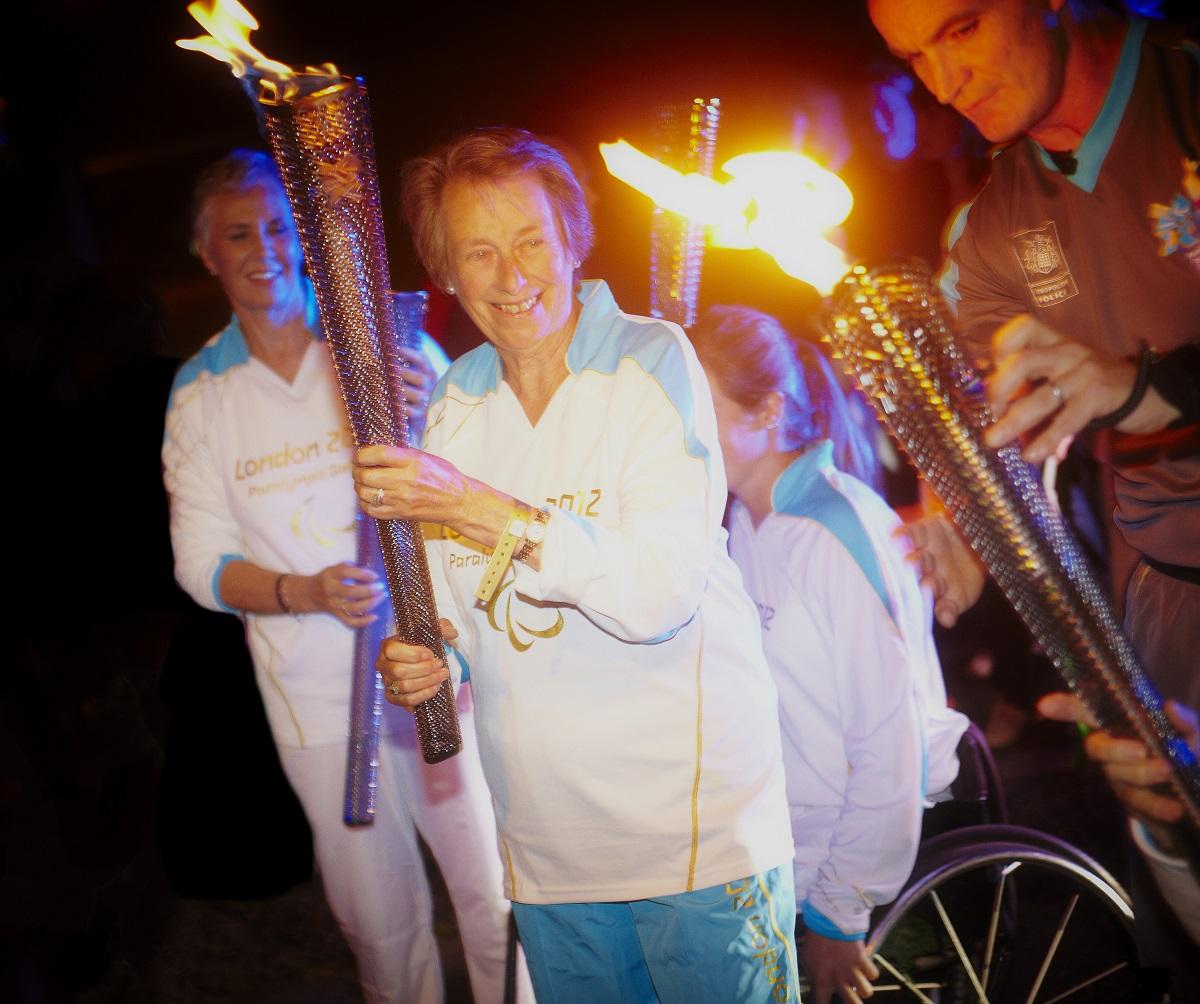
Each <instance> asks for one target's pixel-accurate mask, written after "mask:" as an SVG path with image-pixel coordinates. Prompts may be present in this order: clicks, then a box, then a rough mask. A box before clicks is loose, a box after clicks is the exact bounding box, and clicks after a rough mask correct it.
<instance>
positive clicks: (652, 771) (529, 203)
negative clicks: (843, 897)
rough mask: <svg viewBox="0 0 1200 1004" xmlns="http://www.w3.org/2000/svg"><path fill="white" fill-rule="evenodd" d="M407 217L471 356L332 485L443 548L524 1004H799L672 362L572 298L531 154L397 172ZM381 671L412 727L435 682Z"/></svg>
mask: <svg viewBox="0 0 1200 1004" xmlns="http://www.w3.org/2000/svg"><path fill="white" fill-rule="evenodd" d="M405 204H406V209H407V212H408V216H409V220H410V223H411V226H412V230H413V233H414V235H415V239H416V244H417V250H418V252H419V253H420V255H421V257H422V260H423V261H424V263H425V265H426V267H427V268H428V269H429V272H430V274H431V275H432V276H433V277H434V278H435V280H436V281H437V282H439V283H441V284H442V285H444V286H445V287H446V288H447V289H450V290H452V291H454V292H456V293H457V295H458V297H459V300H460V302H461V303H462V305H463V307H464V308H465V309H466V311H467V312H468V313H469V314H470V316H471V317H472V318H473V319H474V320H475V322H476V324H478V325H479V327H480V328H481V329H482V331H483V333H484V334H485V335H486V336H487V344H485V345H482V346H480V347H479V348H478V349H476V350H474V351H473V352H470V353H468V354H467V355H466V356H464V357H463V358H462V359H460V360H459V361H458V362H457V363H456V364H455V365H454V366H452V367H451V369H450V371H449V372H448V373H447V374H446V376H445V377H444V378H443V380H442V382H441V384H440V385H439V388H438V390H437V391H435V393H434V400H433V403H432V405H431V407H430V413H429V430H428V433H427V438H426V444H425V450H426V452H421V451H418V450H401V449H393V448H390V447H372V448H368V449H366V450H363V451H360V453H359V454H358V460H357V464H356V466H355V469H354V477H355V481H356V482H357V484H358V495H359V499H360V501H361V502H362V503H363V505H364V508H365V509H366V511H367V512H369V513H370V514H371V515H373V516H383V517H400V518H407V519H420V520H423V521H426V522H429V523H434V524H440V526H441V527H442V530H441V532H440V533H439V534H437V535H436V537H437V539H435V540H432V541H431V543H430V551H431V553H430V559H431V561H430V563H431V566H432V572H433V576H434V583H435V591H436V593H437V599H438V606H439V611H440V612H441V613H442V615H443V616H444V617H445V618H446V621H445V622H444V625H443V627H444V630H445V632H446V635H447V637H448V638H452V639H455V640H456V644H457V647H458V648H459V650H460V652H461V653H462V654H463V655H464V656H465V658H466V661H467V664H468V665H469V667H470V677H471V680H472V686H473V688H474V692H475V698H476V715H477V724H478V732H479V743H480V752H481V756H482V759H483V763H484V773H485V775H486V777H487V779H488V784H489V786H490V787H491V790H492V794H493V796H494V799H495V805H496V817H497V825H498V827H499V831H500V844H501V854H502V859H503V860H504V862H505V871H506V876H505V880H506V891H507V893H508V895H509V896H510V897H511V898H512V899H513V900H514V901H515V910H514V912H515V915H516V918H517V924H518V927H519V929H520V933H521V939H522V942H523V943H524V945H525V949H526V953H527V956H528V959H529V962H530V970H531V974H532V976H533V980H534V988H535V991H536V993H537V997H538V1000H539V1001H542V1002H548V1001H577V1000H589V1001H630V1000H636V1001H654V1000H672V1001H689V1002H692V1001H704V1000H712V1001H722V1002H729V1001H743V1000H745V1001H750V1000H753V1001H762V1000H768V999H774V1000H794V999H795V997H796V984H795V963H794V957H795V947H794V943H793V939H792V933H791V932H792V925H793V920H794V895H793V892H792V876H791V868H790V866H789V862H790V860H791V857H792V846H791V836H790V831H789V826H788V815H787V805H786V798H785V794H784V786H783V773H782V768H781V763H780V743H779V730H778V723H777V717H776V712H775V691H774V687H773V686H772V682H771V677H770V673H769V671H768V670H767V667H766V663H765V660H764V657H763V654H762V648H761V643H760V641H759V631H758V622H757V616H756V614H755V611H754V608H753V606H752V605H751V603H750V601H749V600H748V598H747V597H746V595H745V593H744V592H743V590H742V588H741V585H740V582H739V579H738V574H737V571H736V569H735V568H734V566H733V564H732V563H731V561H730V559H729V556H728V554H727V553H726V550H725V534H724V530H722V528H721V514H722V509H723V506H724V503H725V475H724V471H723V468H722V464H721V454H720V450H719V448H718V446H717V432H716V423H715V419H714V415H713V407H712V400H711V398H710V396H709V391H708V386H707V384H706V383H705V380H704V376H703V373H702V371H701V370H700V367H699V365H698V363H697V362H696V357H695V354H694V353H693V352H692V350H691V348H690V346H689V345H688V343H687V340H686V338H685V337H684V335H683V332H682V331H681V330H680V329H679V328H677V327H675V326H674V325H670V324H666V323H662V322H659V321H654V320H651V319H648V318H640V317H631V316H629V315H627V314H623V313H622V312H621V311H620V310H618V308H617V305H616V304H615V303H614V302H613V298H612V295H611V294H610V293H609V291H608V287H607V286H606V285H605V284H604V283H603V282H582V283H580V282H577V280H576V272H577V270H578V268H579V264H580V262H581V261H582V260H583V258H584V257H585V256H586V255H587V252H588V250H589V248H590V245H591V224H590V221H589V220H588V216H587V210H586V208H585V205H584V201H583V197H582V195H581V193H580V190H579V186H578V185H577V184H576V182H575V179H574V178H573V177H572V175H571V173H570V170H569V169H568V168H567V166H566V164H565V162H564V161H563V159H562V157H561V156H560V155H559V154H558V153H557V152H556V151H555V150H553V149H551V148H550V147H547V146H545V145H544V144H542V143H540V142H538V141H537V140H535V139H534V138H533V137H532V136H531V135H530V134H528V133H526V132H521V131H518V130H511V129H485V130H481V131H479V132H475V133H472V134H469V135H467V136H465V137H462V138H461V139H458V140H456V141H455V142H452V143H451V144H449V145H448V146H447V147H445V148H444V149H442V150H440V151H438V152H437V153H435V154H433V155H432V156H429V157H425V158H422V159H420V160H418V161H416V162H415V163H414V164H412V165H410V168H409V171H408V173H407V177H406V182H405ZM481 577H482V578H483V579H484V583H483V584H482V585H481ZM477 597H478V598H477ZM380 669H381V671H382V673H383V676H384V678H385V680H386V682H387V683H388V690H389V693H390V695H391V696H390V697H389V699H390V700H391V701H393V703H397V704H402V705H405V706H409V707H411V706H414V705H416V704H418V703H420V702H421V701H423V700H425V699H427V698H428V697H429V696H430V695H431V694H432V693H433V692H434V690H435V689H436V687H437V685H438V684H439V683H440V682H441V681H442V680H443V679H445V678H446V676H447V670H446V669H445V668H444V667H443V666H442V665H441V664H440V663H439V662H438V661H437V660H435V659H434V658H433V656H432V655H431V654H430V653H429V652H428V651H427V650H426V649H423V648H419V647H415V646H409V645H405V644H402V643H400V642H399V641H398V640H395V639H393V640H391V641H389V642H387V643H385V645H384V650H383V653H382V655H381V658H380Z"/></svg>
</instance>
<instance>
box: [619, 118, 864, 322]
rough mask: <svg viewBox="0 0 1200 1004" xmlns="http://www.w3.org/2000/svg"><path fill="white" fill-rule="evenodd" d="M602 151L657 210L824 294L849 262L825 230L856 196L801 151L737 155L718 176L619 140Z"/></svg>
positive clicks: (843, 215) (844, 214) (837, 221)
mask: <svg viewBox="0 0 1200 1004" xmlns="http://www.w3.org/2000/svg"><path fill="white" fill-rule="evenodd" d="M600 155H601V156H602V157H603V158H604V163H605V166H606V167H607V168H608V171H609V173H610V174H612V175H613V176H614V177H616V178H619V179H620V180H621V181H623V182H625V183H626V184H627V185H630V186H631V187H633V188H636V189H637V190H638V191H639V192H642V193H643V194H645V195H647V196H649V197H650V199H651V200H652V201H653V202H654V204H655V205H656V206H657V207H660V210H662V209H665V210H669V211H670V212H671V213H674V214H678V215H680V216H684V217H687V218H688V219H690V220H691V221H692V223H693V225H694V227H695V228H696V229H702V228H705V227H707V228H708V232H709V241H710V243H712V244H714V245H716V246H719V247H729V248H747V249H748V248H760V249H762V250H763V251H766V252H767V253H768V254H769V255H771V256H772V257H773V258H774V259H775V261H776V262H777V263H778V264H779V267H780V268H781V269H783V271H784V272H786V273H787V274H788V275H790V276H792V278H794V279H800V280H802V281H803V282H807V283H809V284H810V285H813V286H815V287H816V288H817V291H818V292H820V293H821V294H822V295H827V294H828V293H829V291H830V290H832V289H833V287H834V286H835V285H836V284H837V281H838V280H839V279H840V278H841V277H842V276H843V275H844V274H845V272H846V269H847V268H848V267H849V264H850V263H849V262H848V261H847V260H846V256H845V254H844V253H843V251H842V249H841V248H839V247H838V246H837V245H836V244H834V243H833V242H832V241H830V240H829V239H828V234H829V233H830V231H832V230H833V229H834V228H835V227H837V226H838V224H840V223H841V222H842V221H843V220H844V219H845V218H846V217H847V216H849V215H850V209H851V208H852V207H853V205H854V198H853V196H852V195H851V194H850V189H849V188H847V187H846V184H845V182H843V181H842V179H841V178H839V177H838V176H837V175H836V174H834V173H833V172H832V171H827V170H826V169H825V168H823V167H821V165H820V164H818V163H817V162H816V161H814V160H812V159H810V158H808V157H806V156H804V155H803V154H799V153H790V152H762V153H744V154H741V155H739V156H737V157H734V158H732V159H731V160H727V161H726V162H725V163H724V164H723V165H722V168H721V170H722V171H723V172H724V173H725V174H727V175H729V180H728V181H724V182H722V181H718V180H716V179H714V178H712V177H709V176H706V175H704V174H701V173H699V172H696V171H690V172H684V171H681V170H678V169H676V168H674V167H672V166H670V165H668V164H664V163H662V162H661V161H658V160H655V159H654V158H653V157H651V156H649V155H648V154H645V153H643V152H642V151H640V150H639V149H637V147H635V146H633V145H631V144H630V143H627V142H626V141H625V140H623V139H622V140H617V142H615V143H601V144H600ZM710 174H711V172H710ZM671 319H672V320H673V319H674V318H671Z"/></svg>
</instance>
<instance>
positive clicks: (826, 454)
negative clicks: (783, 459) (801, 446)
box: [771, 439, 833, 515]
mask: <svg viewBox="0 0 1200 1004" xmlns="http://www.w3.org/2000/svg"><path fill="white" fill-rule="evenodd" d="M832 466H833V443H832V442H831V441H830V440H828V439H822V440H821V441H820V442H817V443H813V444H812V446H810V447H809V448H808V449H807V450H805V451H804V452H803V453H801V454H800V456H798V457H797V458H796V459H795V460H793V461H792V462H791V463H790V464H788V465H787V467H785V468H784V469H783V470H782V471H781V472H780V474H779V477H777V478H776V479H775V484H773V485H772V486H771V509H772V510H773V511H774V512H781V513H787V514H789V515H795V514H796V512H797V509H796V504H797V502H798V501H799V500H800V499H802V498H805V497H806V496H807V495H808V493H809V491H810V489H811V487H812V485H813V482H815V481H816V480H817V478H819V477H821V472H822V471H826V470H828V469H829V468H830V467H832Z"/></svg>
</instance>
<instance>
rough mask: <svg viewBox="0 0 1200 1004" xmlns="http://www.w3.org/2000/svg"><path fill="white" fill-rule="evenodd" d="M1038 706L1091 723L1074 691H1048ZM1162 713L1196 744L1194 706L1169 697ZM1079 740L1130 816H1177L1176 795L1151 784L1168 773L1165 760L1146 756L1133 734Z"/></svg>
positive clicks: (1169, 819) (1199, 744) (1163, 819)
mask: <svg viewBox="0 0 1200 1004" xmlns="http://www.w3.org/2000/svg"><path fill="white" fill-rule="evenodd" d="M1037 709H1038V711H1039V712H1040V713H1041V714H1043V715H1045V716H1046V717H1047V718H1053V719H1055V720H1056V721H1060V722H1080V723H1082V724H1084V725H1088V726H1094V725H1095V720H1094V719H1093V718H1092V717H1091V715H1089V714H1088V712H1087V709H1086V708H1084V706H1083V702H1082V701H1080V700H1079V698H1078V697H1076V696H1075V695H1074V694H1047V695H1046V696H1045V697H1043V698H1042V699H1041V700H1040V701H1038V704H1037ZM1167 717H1168V718H1169V719H1170V721H1171V724H1172V725H1174V726H1175V728H1176V729H1177V730H1178V732H1179V735H1180V736H1181V737H1182V738H1183V740H1184V741H1185V742H1186V743H1187V744H1188V745H1189V746H1190V747H1191V748H1192V749H1194V750H1195V749H1200V723H1198V721H1197V717H1196V713H1195V712H1194V711H1192V710H1191V709H1190V708H1186V707H1184V706H1183V705H1182V704H1178V703H1176V702H1175V701H1168V702H1167ZM1083 746H1084V750H1085V752H1086V753H1087V755H1088V757H1089V758H1090V759H1092V760H1095V761H1096V762H1097V763H1098V764H1100V766H1101V767H1103V769H1104V776H1105V777H1106V778H1108V783H1109V784H1110V785H1111V786H1112V789H1113V791H1114V792H1116V795H1117V798H1119V799H1120V800H1121V803H1122V804H1123V805H1124V806H1125V808H1126V810H1127V811H1128V812H1129V814H1130V815H1131V816H1133V817H1134V818H1135V819H1140V820H1141V821H1142V822H1144V823H1150V824H1154V823H1175V822H1178V821H1179V819H1180V818H1182V816H1183V806H1182V805H1180V804H1179V802H1178V801H1177V800H1175V799H1174V798H1171V797H1170V796H1167V795H1160V794H1159V793H1158V792H1156V791H1154V790H1152V789H1153V788H1154V786H1155V785H1158V784H1162V783H1163V782H1164V781H1166V780H1167V778H1169V777H1170V776H1171V771H1170V768H1169V767H1168V765H1167V763H1166V761H1165V760H1161V759H1159V758H1158V757H1152V756H1150V754H1149V752H1148V751H1147V750H1146V747H1145V746H1143V745H1142V744H1141V743H1140V742H1138V741H1137V740H1136V739H1118V738H1116V737H1115V736H1112V735H1110V734H1109V733H1107V732H1090V733H1089V734H1088V736H1087V739H1085V740H1084V744H1083Z"/></svg>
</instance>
